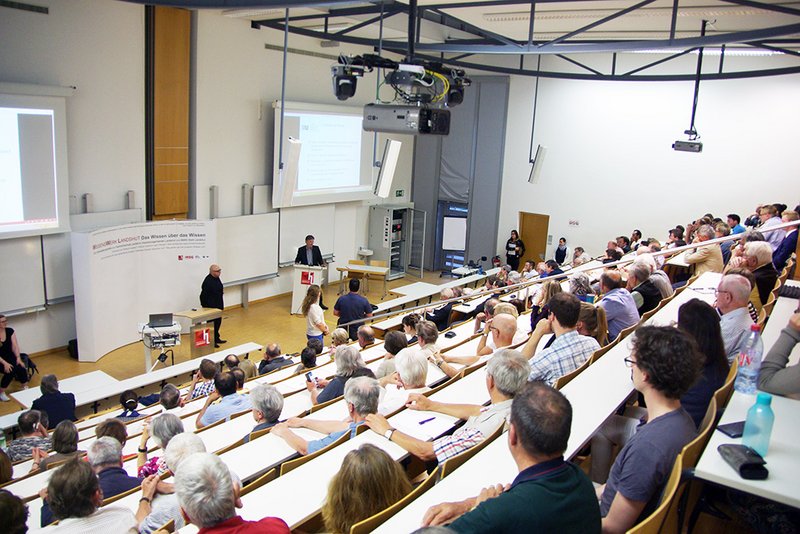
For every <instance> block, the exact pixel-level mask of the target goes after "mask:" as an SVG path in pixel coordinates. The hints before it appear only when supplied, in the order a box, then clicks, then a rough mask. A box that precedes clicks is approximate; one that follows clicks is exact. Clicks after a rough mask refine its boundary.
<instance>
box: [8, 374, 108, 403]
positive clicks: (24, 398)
mask: <svg viewBox="0 0 800 534" xmlns="http://www.w3.org/2000/svg"><path fill="white" fill-rule="evenodd" d="M117 384H119V380H117V379H116V378H114V377H113V376H109V375H107V374H106V373H104V372H103V371H92V372H90V373H84V374H82V375H78V376H73V377H70V378H65V379H63V380H59V381H58V389H59V391H62V392H64V393H73V394H74V395H75V401H76V403H77V400H78V398H80V397H82V396H83V394H85V393H86V392H89V391H92V390H94V389H97V388H113V387H114V386H116V385H117ZM122 391H124V390H120V393H121V392H122ZM9 395H11V396H12V397H14V400H16V401H17V402H19V403H20V404H22V405H23V406H25V407H26V408H30V407H31V405H32V404H33V401H35V400H36V399H38V398H39V397H41V396H42V392H41V391H39V388H30V389H24V390H22V391H17V392H14V393H9Z"/></svg>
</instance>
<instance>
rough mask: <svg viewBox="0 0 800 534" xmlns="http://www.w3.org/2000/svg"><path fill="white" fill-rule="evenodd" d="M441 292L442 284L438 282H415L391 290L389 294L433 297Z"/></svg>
mask: <svg viewBox="0 0 800 534" xmlns="http://www.w3.org/2000/svg"><path fill="white" fill-rule="evenodd" d="M439 292H441V288H440V286H438V285H436V284H429V283H428V282H414V283H413V284H408V285H404V286H400V287H396V288H394V289H390V290H389V294H391V295H398V296H401V297H411V296H415V297H418V298H420V299H422V298H425V297H428V298H432V297H433V296H434V295H436V294H438V293H439Z"/></svg>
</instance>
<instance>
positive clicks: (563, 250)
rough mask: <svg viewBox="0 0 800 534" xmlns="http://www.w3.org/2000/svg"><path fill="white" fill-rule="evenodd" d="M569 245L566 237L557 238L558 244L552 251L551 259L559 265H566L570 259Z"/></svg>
mask: <svg viewBox="0 0 800 534" xmlns="http://www.w3.org/2000/svg"><path fill="white" fill-rule="evenodd" d="M571 256H572V254H570V250H569V247H568V246H567V239H566V238H565V237H559V238H558V246H557V247H556V249H555V251H553V259H554V260H556V263H557V264H559V265H567V264H569V261H570V260H572V257H571Z"/></svg>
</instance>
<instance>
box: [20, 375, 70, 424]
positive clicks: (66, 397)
mask: <svg viewBox="0 0 800 534" xmlns="http://www.w3.org/2000/svg"><path fill="white" fill-rule="evenodd" d="M39 389H41V390H42V396H41V397H39V398H38V399H36V400H35V401H33V404H31V409H33V410H39V411H40V412H46V413H47V418H48V419H49V421H50V423H49V424H50V426H49V427H47V428H48V429H53V428H55V427H56V425H58V423H60V422H61V421H77V418H76V417H75V395H73V394H72V393H61V392H60V391H59V390H58V379H57V378H56V375H44V376H43V377H42V383H41V385H40V386H39Z"/></svg>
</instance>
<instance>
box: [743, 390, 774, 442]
mask: <svg viewBox="0 0 800 534" xmlns="http://www.w3.org/2000/svg"><path fill="white" fill-rule="evenodd" d="M771 403H772V395H770V394H769V393H764V392H759V394H758V395H757V396H756V403H755V404H753V406H752V407H750V409H749V410H748V411H747V420H746V421H745V423H744V433H743V434H742V444H743V445H747V446H748V447H751V448H752V449H753V450H754V451H756V452H757V453H758V454H760V455H761V456H766V455H767V449H769V436H770V434H772V423H773V422H774V421H775V414H774V413H772V408H771V407H770V404H771Z"/></svg>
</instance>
